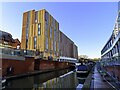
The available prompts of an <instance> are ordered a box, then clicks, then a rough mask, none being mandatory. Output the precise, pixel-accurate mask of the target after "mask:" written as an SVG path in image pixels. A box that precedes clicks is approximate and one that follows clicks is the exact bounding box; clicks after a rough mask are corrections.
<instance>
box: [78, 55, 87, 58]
mask: <svg viewBox="0 0 120 90" xmlns="http://www.w3.org/2000/svg"><path fill="white" fill-rule="evenodd" d="M78 58H79V59H80V58H84V59H88V56H87V55H80V56H78Z"/></svg>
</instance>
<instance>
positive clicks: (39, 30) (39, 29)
mask: <svg viewBox="0 0 120 90" xmlns="http://www.w3.org/2000/svg"><path fill="white" fill-rule="evenodd" d="M40 34H41V24H40V23H39V24H38V36H39V35H40Z"/></svg>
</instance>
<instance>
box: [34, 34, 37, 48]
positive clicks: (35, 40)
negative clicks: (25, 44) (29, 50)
mask: <svg viewBox="0 0 120 90" xmlns="http://www.w3.org/2000/svg"><path fill="white" fill-rule="evenodd" d="M36 47H37V38H36V36H35V37H34V49H36Z"/></svg>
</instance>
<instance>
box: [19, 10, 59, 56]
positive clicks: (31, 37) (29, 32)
mask: <svg viewBox="0 0 120 90" xmlns="http://www.w3.org/2000/svg"><path fill="white" fill-rule="evenodd" d="M21 49H26V50H34V51H39V52H40V53H41V54H43V57H44V58H48V57H49V56H51V57H54V58H57V57H58V56H59V23H58V22H57V21H56V20H55V19H54V18H53V17H52V16H51V15H50V14H49V13H48V12H47V11H46V10H45V9H43V10H39V11H35V10H31V11H27V12H25V13H24V14H23V24H22V39H21Z"/></svg>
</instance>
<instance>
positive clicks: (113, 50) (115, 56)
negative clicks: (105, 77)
mask: <svg viewBox="0 0 120 90" xmlns="http://www.w3.org/2000/svg"><path fill="white" fill-rule="evenodd" d="M100 64H101V66H103V67H102V68H103V69H104V70H105V71H106V72H107V73H108V74H109V75H110V76H111V78H112V79H113V83H114V84H113V86H114V87H116V88H120V10H119V12H118V16H117V18H116V21H115V25H114V28H113V32H112V34H111V36H110V38H109V39H108V41H107V43H106V44H105V46H104V47H103V49H102V50H101V61H100Z"/></svg>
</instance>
